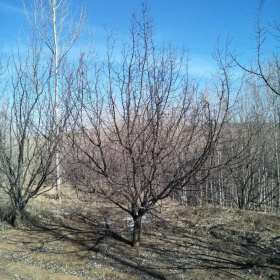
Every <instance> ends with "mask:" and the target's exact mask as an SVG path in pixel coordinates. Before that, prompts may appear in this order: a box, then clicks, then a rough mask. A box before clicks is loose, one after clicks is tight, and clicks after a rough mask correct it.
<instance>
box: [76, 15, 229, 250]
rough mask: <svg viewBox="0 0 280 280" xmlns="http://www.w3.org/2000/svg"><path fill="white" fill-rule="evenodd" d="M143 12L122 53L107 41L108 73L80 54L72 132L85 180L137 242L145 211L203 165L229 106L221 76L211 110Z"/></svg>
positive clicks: (186, 182) (180, 186)
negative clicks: (119, 214)
mask: <svg viewBox="0 0 280 280" xmlns="http://www.w3.org/2000/svg"><path fill="white" fill-rule="evenodd" d="M142 16H143V17H142V20H138V19H137V18H134V19H133V21H132V25H131V30H130V43H129V45H128V46H126V47H125V48H124V50H123V52H122V56H121V59H118V60H117V61H116V60H114V59H113V57H112V49H111V48H109V50H108V54H107V63H106V66H105V72H106V77H107V78H106V79H104V78H102V79H100V78H99V75H98V74H99V73H100V71H101V70H98V69H97V70H96V71H95V72H94V74H93V73H92V72H91V69H92V68H89V66H88V64H87V63H86V61H85V60H84V58H81V64H80V68H79V70H78V71H77V75H76V76H77V85H78V86H77V87H76V99H75V101H74V102H75V104H76V114H75V113H73V119H74V120H75V121H74V122H73V123H75V124H76V126H74V128H73V133H72V137H71V139H72V145H73V147H75V149H76V156H77V159H76V160H77V162H78V163H80V164H82V165H83V166H84V167H85V168H86V169H87V172H86V173H85V174H87V175H86V178H84V179H85V180H86V182H87V184H89V182H90V184H91V187H92V186H93V187H95V190H96V194H98V195H99V196H101V197H103V198H105V199H107V200H108V201H110V202H111V203H113V204H114V205H115V206H117V207H119V208H120V209H121V210H123V211H124V212H125V213H127V214H128V215H129V216H130V217H131V219H132V220H133V229H132V236H131V240H130V241H129V243H130V244H131V245H132V246H135V245H138V244H139V242H140V238H141V224H142V218H143V216H145V215H146V214H147V213H149V212H151V211H152V210H153V209H154V208H155V207H156V205H157V203H158V202H159V201H161V200H164V199H166V198H168V197H169V196H170V195H171V194H172V193H173V192H175V191H178V190H183V189H184V188H187V187H188V185H189V184H190V183H191V181H192V180H194V178H195V177H196V176H197V175H198V173H199V172H200V171H201V169H202V168H203V166H204V164H205V162H206V161H207V160H208V158H209V156H210V154H211V152H212V151H213V148H214V146H215V144H216V142H217V139H218V137H219V134H220V131H221V127H222V124H223V121H224V118H225V115H226V112H227V107H228V106H227V94H228V85H227V79H225V78H224V79H222V80H221V83H220V85H221V88H219V90H218V91H219V94H220V95H219V98H218V101H217V103H218V104H216V106H215V108H214V107H213V110H212V107H211V105H210V102H209V101H207V98H206V97H205V95H203V94H201V93H200V92H199V89H198V87H197V86H196V85H195V84H194V83H192V82H191V81H190V79H189V77H188V74H187V71H185V69H184V66H186V65H185V64H184V62H185V61H184V57H179V56H178V55H177V54H176V51H174V50H172V49H171V48H165V49H164V48H158V46H156V45H155V44H154V42H153V36H152V26H151V21H150V20H149V18H148V15H147V12H146V10H144V11H143V15H142ZM224 70H225V69H224ZM211 98H212V97H211ZM213 99H214V97H213ZM213 103H214V102H213ZM89 179H90V180H89Z"/></svg>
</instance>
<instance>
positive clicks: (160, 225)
mask: <svg viewBox="0 0 280 280" xmlns="http://www.w3.org/2000/svg"><path fill="white" fill-rule="evenodd" d="M158 211H159V212H158V213H157V217H154V222H153V225H148V226H145V227H144V231H145V234H144V235H143V239H142V244H141V247H140V248H139V249H135V248H131V247H130V246H129V245H127V244H124V243H122V242H119V241H116V240H114V239H112V238H109V237H107V238H106V237H105V238H100V236H101V237H102V229H100V231H101V232H99V231H98V230H97V229H96V225H98V222H102V221H103V219H104V216H108V217H110V218H111V220H112V227H113V229H114V230H115V231H117V232H119V233H122V234H124V235H126V234H128V231H127V228H126V227H125V224H124V223H123V222H122V220H123V217H124V215H123V213H121V212H120V211H118V209H116V208H114V207H113V206H112V205H110V204H108V203H106V202H104V201H98V202H97V201H96V200H95V201H93V202H82V203H80V202H79V201H77V200H76V199H75V195H74V192H72V191H71V190H69V189H67V191H65V192H64V196H63V199H62V202H61V203H60V202H59V201H57V200H53V199H49V198H48V197H44V196H42V197H39V198H38V199H37V200H35V201H34V202H33V203H32V204H31V205H30V206H29V212H32V213H33V214H35V215H36V216H37V217H40V219H41V220H42V221H45V223H47V224H48V223H49V224H48V226H49V227H48V228H49V229H50V230H49V231H46V230H45V229H44V230H42V228H34V227H32V228H29V227H25V228H22V229H17V230H15V229H12V228H10V227H8V226H4V224H3V225H2V231H1V235H0V267H1V268H0V279H1V280H2V279H3V280H5V279H15V280H16V279H40V280H41V279H61V280H66V279H67V280H72V279H73V280H74V279H80V280H82V279H94V280H98V279H108V280H109V279H110V280H111V279H120V280H122V279H129V280H130V279H131V280H137V279H172V280H176V279H178V280H179V279H192V280H196V279H197V280H201V279H202V280H204V279H205V280H210V279H221V280H226V279H240V277H241V278H242V279H247V280H254V279H255V280H257V279H278V278H274V277H279V274H278V271H279V269H280V266H279V264H280V263H279V264H278V263H275V262H273V261H272V258H271V257H272V256H273V254H275V252H276V253H277V250H278V247H277V248H275V246H274V247H273V246H272V245H271V241H272V240H273V238H275V237H277V236H278V235H280V230H279V224H280V218H279V217H277V216H273V215H266V214H261V213H255V212H249V211H239V210H234V209H218V208H211V207H208V208H190V207H185V206H180V205H177V204H176V203H174V202H172V201H167V202H165V203H164V204H163V205H161V207H159V209H158ZM84 217H87V218H89V219H87V220H84V219H83V218H84ZM98 238H100V240H99V239H98ZM254 238H255V239H254ZM98 240H99V241H98ZM97 241H98V242H97ZM274 245H275V244H274ZM279 248H280V246H279ZM277 254H278V253H277ZM260 256H261V257H260ZM275 257H277V258H278V255H274V259H275Z"/></svg>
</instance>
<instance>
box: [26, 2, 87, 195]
mask: <svg viewBox="0 0 280 280" xmlns="http://www.w3.org/2000/svg"><path fill="white" fill-rule="evenodd" d="M26 4H27V5H26V9H27V10H28V11H30V10H31V11H32V13H31V16H29V17H28V18H29V19H30V22H31V26H32V27H33V36H35V37H36V39H37V40H39V41H41V42H43V44H44V45H45V47H46V48H47V49H46V50H44V52H45V55H46V56H47V57H48V59H50V61H51V64H50V71H51V76H50V94H51V96H52V99H53V104H54V107H55V116H56V117H55V119H56V120H57V122H58V123H59V122H60V120H59V118H60V110H62V109H61V108H60V107H61V106H64V104H63V103H64V102H63V95H64V94H65V93H64V92H63V90H64V89H63V84H64V81H63V71H64V70H63V68H64V67H65V63H66V61H67V57H68V55H69V53H70V52H71V49H72V48H73V47H74V45H75V43H76V41H77V40H78V38H79V36H80V33H81V27H82V24H83V21H84V12H83V11H81V12H80V14H79V18H78V19H77V20H76V21H75V22H72V20H73V19H71V18H70V11H69V3H68V0H35V1H34V2H33V4H31V5H28V3H26ZM57 133H58V134H59V131H58V132H57ZM61 150H62V148H60V149H58V150H57V152H56V157H55V161H56V164H55V165H56V191H57V198H59V199H60V192H61V190H60V189H61V185H62V166H61V161H62V155H61V153H62V151H61Z"/></svg>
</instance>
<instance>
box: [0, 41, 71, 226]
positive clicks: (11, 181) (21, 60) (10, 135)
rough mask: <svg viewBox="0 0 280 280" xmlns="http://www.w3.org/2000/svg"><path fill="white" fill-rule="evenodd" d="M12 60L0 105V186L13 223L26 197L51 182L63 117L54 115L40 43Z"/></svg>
mask: <svg viewBox="0 0 280 280" xmlns="http://www.w3.org/2000/svg"><path fill="white" fill-rule="evenodd" d="M12 61H13V63H10V64H11V66H10V72H9V73H10V76H9V77H8V78H9V83H8V86H7V87H6V88H5V90H6V92H9V94H8V97H9V98H7V99H8V100H7V102H6V103H2V104H3V106H2V108H1V109H2V110H1V125H0V178H1V182H0V188H1V189H2V190H3V191H4V192H5V193H6V194H7V195H8V197H9V200H10V206H11V207H10V212H8V213H7V215H6V219H7V220H9V222H10V223H11V224H12V225H16V224H17V221H18V220H20V219H21V218H23V216H24V213H25V208H26V206H27V204H28V202H29V201H30V199H32V198H34V197H37V196H38V195H40V194H41V193H43V192H45V191H48V190H49V189H50V188H51V187H52V186H51V185H49V184H47V181H48V180H49V179H50V176H51V175H52V174H53V172H54V171H55V169H56V165H55V164H54V163H53V160H54V158H55V154H56V152H57V147H58V144H59V142H60V138H61V136H62V133H61V132H62V131H63V128H64V125H65V123H66V122H65V119H64V118H61V119H60V122H59V123H58V122H57V120H56V118H55V114H56V113H55V108H54V106H53V102H52V99H51V98H50V95H49V92H48V89H49V82H50V72H49V71H48V69H49V65H48V63H47V62H46V61H45V59H44V58H43V57H42V56H41V48H40V47H39V46H38V45H37V46H34V48H31V50H30V51H29V52H28V54H27V55H26V56H25V57H23V55H18V56H16V57H14V58H13V60H12ZM57 131H59V134H58V133H57Z"/></svg>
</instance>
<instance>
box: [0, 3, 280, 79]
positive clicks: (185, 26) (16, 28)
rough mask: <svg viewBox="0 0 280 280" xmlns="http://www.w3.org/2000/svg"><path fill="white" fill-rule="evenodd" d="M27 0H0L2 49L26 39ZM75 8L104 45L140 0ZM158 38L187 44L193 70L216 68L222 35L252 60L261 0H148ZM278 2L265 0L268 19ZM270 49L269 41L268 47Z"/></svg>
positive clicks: (277, 16)
mask: <svg viewBox="0 0 280 280" xmlns="http://www.w3.org/2000/svg"><path fill="white" fill-rule="evenodd" d="M26 1H31V0H26ZM22 2H23V0H0V26H1V27H0V39H1V45H0V48H4V49H7V48H8V49H9V48H10V46H14V45H18V44H20V42H22V41H24V38H25V26H26V25H25V23H26V19H25V15H24V13H23V10H22ZM69 2H70V5H71V7H72V10H73V11H74V12H75V11H78V10H79V7H80V6H81V5H82V6H84V8H85V9H86V13H87V25H86V26H87V28H86V29H88V30H91V29H92V31H93V34H94V35H95V42H96V45H97V47H98V46H99V47H100V48H102V47H103V46H104V41H105V37H106V35H105V34H106V33H105V29H106V28H107V29H112V30H113V31H114V33H115V34H118V36H119V37H120V38H122V37H125V36H126V35H125V34H127V30H128V25H129V19H130V16H131V14H132V13H133V12H135V11H137V10H139V9H140V7H141V3H142V2H143V1H142V0H69ZM146 2H147V3H148V5H149V6H150V9H151V14H152V17H153V20H154V26H155V33H156V38H157V40H159V41H161V42H165V43H172V44H173V45H175V46H177V47H179V48H184V49H186V50H187V51H188V53H189V56H190V64H191V71H192V72H193V74H194V75H197V76H200V75H202V76H203V75H204V73H208V72H210V71H211V70H212V68H213V67H214V62H213V60H212V54H213V51H214V50H215V47H216V46H217V42H218V39H219V40H220V41H221V42H224V41H225V40H226V39H227V38H229V39H230V40H231V42H232V43H231V44H232V48H233V49H235V50H236V51H237V52H238V54H239V55H240V56H243V57H245V58H246V59H250V54H252V52H253V51H254V36H255V35H254V30H255V24H256V18H257V11H258V6H259V3H260V1H259V0H147V1H146ZM279 12H280V1H279V0H266V1H264V5H263V8H262V11H261V15H262V16H261V18H262V21H263V23H264V24H268V25H269V24H272V23H273V21H278V22H280V13H279ZM269 49H271V46H270V45H269V43H268V46H267V50H269Z"/></svg>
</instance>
